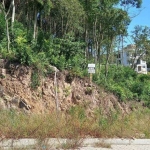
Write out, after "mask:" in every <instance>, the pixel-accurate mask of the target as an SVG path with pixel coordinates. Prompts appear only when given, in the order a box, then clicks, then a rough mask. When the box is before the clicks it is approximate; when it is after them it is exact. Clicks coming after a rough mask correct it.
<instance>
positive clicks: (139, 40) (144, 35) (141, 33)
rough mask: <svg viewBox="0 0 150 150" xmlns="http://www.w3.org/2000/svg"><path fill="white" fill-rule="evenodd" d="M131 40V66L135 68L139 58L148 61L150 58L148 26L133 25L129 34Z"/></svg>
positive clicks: (149, 29)
mask: <svg viewBox="0 0 150 150" xmlns="http://www.w3.org/2000/svg"><path fill="white" fill-rule="evenodd" d="M131 38H132V40H133V41H134V44H135V49H134V56H135V57H134V58H137V57H138V59H137V61H135V59H133V60H132V62H131V63H132V68H133V69H135V67H136V65H137V63H138V60H140V59H141V58H143V59H146V60H147V61H148V62H149V60H150V27H147V26H135V28H134V31H132V35H131Z"/></svg>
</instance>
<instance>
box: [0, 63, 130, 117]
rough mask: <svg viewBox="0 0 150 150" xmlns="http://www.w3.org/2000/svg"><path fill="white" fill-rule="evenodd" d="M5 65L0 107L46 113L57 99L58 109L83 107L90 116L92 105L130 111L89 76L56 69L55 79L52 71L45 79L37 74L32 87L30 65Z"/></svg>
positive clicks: (107, 109) (108, 109)
mask: <svg viewBox="0 0 150 150" xmlns="http://www.w3.org/2000/svg"><path fill="white" fill-rule="evenodd" d="M5 68H7V69H6V70H4V69H2V68H0V70H1V72H2V73H1V78H0V109H10V108H14V109H18V110H21V111H22V110H23V111H25V112H27V113H45V112H51V111H54V110H56V102H57V105H58V109H59V110H61V111H63V112H67V111H68V110H69V109H70V107H72V106H76V105H80V106H83V107H85V109H86V113H87V115H88V116H92V113H93V111H94V110H95V108H97V109H98V108H102V110H103V111H104V113H109V111H110V110H111V111H112V110H116V109H119V110H121V111H122V112H123V113H128V111H129V107H128V106H127V105H125V104H124V103H119V102H118V99H117V98H116V97H115V96H114V95H113V94H110V93H106V92H105V91H104V90H103V89H101V88H99V87H98V86H96V85H95V84H92V85H91V84H90V83H89V79H88V78H87V79H81V78H77V77H73V76H72V75H71V74H69V73H67V72H59V71H58V72H57V76H56V77H57V78H56V80H55V72H53V73H50V74H49V75H48V76H47V77H45V78H43V77H40V78H39V79H38V80H40V86H39V87H38V88H37V89H34V90H33V89H32V88H31V83H32V80H31V75H32V72H33V70H32V69H31V68H29V67H27V66H22V65H19V64H9V65H8V66H7V67H5ZM5 71H6V73H5ZM3 72H4V73H3ZM2 74H3V75H2ZM56 82H57V83H56ZM56 85H57V86H56ZM56 100H57V101H56Z"/></svg>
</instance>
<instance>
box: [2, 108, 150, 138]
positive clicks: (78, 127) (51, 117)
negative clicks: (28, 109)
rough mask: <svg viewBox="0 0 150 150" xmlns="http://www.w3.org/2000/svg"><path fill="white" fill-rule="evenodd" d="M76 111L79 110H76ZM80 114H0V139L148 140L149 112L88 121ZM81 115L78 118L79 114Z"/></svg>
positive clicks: (149, 132) (98, 114)
mask: <svg viewBox="0 0 150 150" xmlns="http://www.w3.org/2000/svg"><path fill="white" fill-rule="evenodd" d="M76 111H78V109H77V110H76ZM79 112H80V113H77V112H73V114H70V115H63V114H62V115H59V118H57V115H56V114H55V113H53V114H52V113H51V114H44V115H36V114H32V115H26V114H21V113H17V112H15V111H1V112H0V137H3V138H13V139H18V138H37V139H45V138H49V137H55V138H58V137H59V138H60V137H62V138H69V139H76V138H77V137H80V138H81V137H82V138H84V137H86V136H91V137H125V138H131V137H136V138H141V136H142V137H143V138H150V131H149V126H150V110H148V109H145V110H142V111H136V112H133V113H131V114H129V115H125V116H122V115H120V114H119V113H112V114H110V115H108V116H104V115H102V114H100V113H95V117H93V118H87V117H86V116H84V115H81V111H79ZM79 114H80V115H81V116H80V115H79Z"/></svg>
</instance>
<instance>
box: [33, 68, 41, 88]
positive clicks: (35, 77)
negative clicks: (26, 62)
mask: <svg viewBox="0 0 150 150" xmlns="http://www.w3.org/2000/svg"><path fill="white" fill-rule="evenodd" d="M39 85H40V76H39V73H38V72H37V70H33V72H32V75H31V88H32V89H36V88H37V87H38V86H39Z"/></svg>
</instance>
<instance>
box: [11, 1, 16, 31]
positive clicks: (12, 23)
mask: <svg viewBox="0 0 150 150" xmlns="http://www.w3.org/2000/svg"><path fill="white" fill-rule="evenodd" d="M12 9H13V10H12V19H11V30H12V33H13V26H14V21H15V4H14V0H12Z"/></svg>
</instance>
